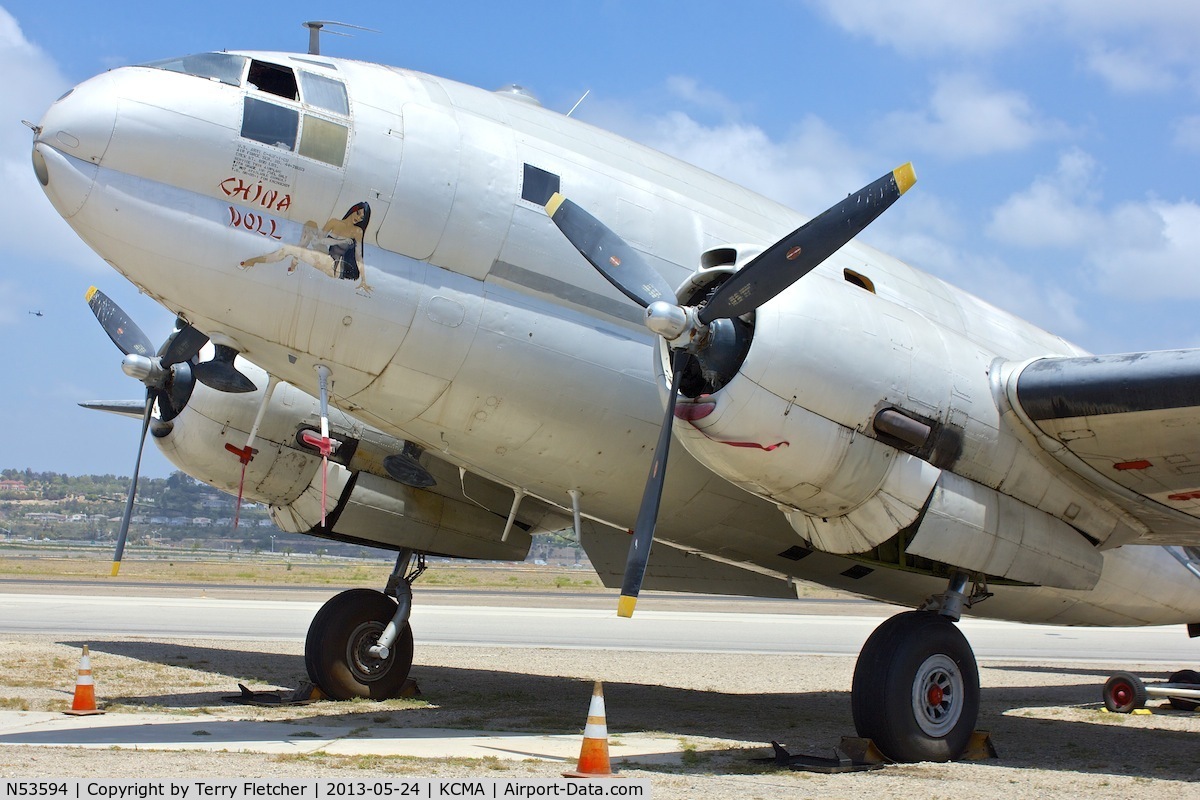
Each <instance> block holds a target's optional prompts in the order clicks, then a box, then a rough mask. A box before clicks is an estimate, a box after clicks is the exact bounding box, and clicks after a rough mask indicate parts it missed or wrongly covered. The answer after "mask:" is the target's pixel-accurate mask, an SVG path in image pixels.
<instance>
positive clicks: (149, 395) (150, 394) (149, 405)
mask: <svg viewBox="0 0 1200 800" xmlns="http://www.w3.org/2000/svg"><path fill="white" fill-rule="evenodd" d="M153 412H154V391H153V390H147V391H146V409H145V411H144V412H143V413H142V438H140V439H138V451H137V460H136V461H135V462H133V480H131V481H130V482H129V494H127V495H125V513H124V514H122V515H121V531H120V533H118V534H117V549H116V552H114V553H113V565H112V577H114V578H115V577H117V572H118V571H119V570H120V569H121V557H122V556H123V555H124V554H125V538H126V537H127V536H129V521H130V520H131V519H132V518H133V498H134V495H136V494H137V482H138V473H139V472H141V470H142V449H143V448H144V447H145V446H146V430H147V429H148V428H149V427H150V416H151V414H152V413H153Z"/></svg>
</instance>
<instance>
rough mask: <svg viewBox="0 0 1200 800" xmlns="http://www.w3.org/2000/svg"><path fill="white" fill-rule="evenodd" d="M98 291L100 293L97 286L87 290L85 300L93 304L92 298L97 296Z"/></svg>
mask: <svg viewBox="0 0 1200 800" xmlns="http://www.w3.org/2000/svg"><path fill="white" fill-rule="evenodd" d="M98 291H100V290H99V289H97V288H96V287H95V286H89V287H88V290H87V294H85V295H84V296H83V299H84V300H86V301H87V302H89V303H90V302H92V298H93V297H95V296H96V292H98Z"/></svg>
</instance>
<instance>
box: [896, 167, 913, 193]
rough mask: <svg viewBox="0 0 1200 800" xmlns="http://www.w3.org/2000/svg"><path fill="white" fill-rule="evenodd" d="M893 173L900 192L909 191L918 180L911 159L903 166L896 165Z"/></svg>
mask: <svg viewBox="0 0 1200 800" xmlns="http://www.w3.org/2000/svg"><path fill="white" fill-rule="evenodd" d="M892 175H893V176H895V178H896V186H897V187H898V188H899V189H900V194H904V193H905V192H907V191H908V190H909V189H911V188H912V185H913V184H914V183H916V182H917V173H916V170H914V169H913V165H912V162H911V161H909V162H908V163H907V164H905V165H904V166H902V167H896V168H895V169H894V170H892Z"/></svg>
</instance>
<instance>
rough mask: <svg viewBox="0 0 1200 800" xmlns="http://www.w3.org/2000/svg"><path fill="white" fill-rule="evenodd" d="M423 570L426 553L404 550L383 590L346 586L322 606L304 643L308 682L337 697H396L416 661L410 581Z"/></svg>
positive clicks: (338, 698) (345, 698) (343, 698)
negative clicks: (409, 622)
mask: <svg viewBox="0 0 1200 800" xmlns="http://www.w3.org/2000/svg"><path fill="white" fill-rule="evenodd" d="M424 571H425V556H424V555H423V554H421V553H414V552H413V551H412V550H401V551H400V553H399V555H398V556H397V557H396V567H395V569H393V570H392V574H391V575H390V576H389V577H388V582H387V588H386V589H385V590H384V591H383V592H377V591H375V590H374V589H348V590H347V591H344V592H342V593H341V594H338V595H334V596H333V597H332V598H330V600H329V601H328V602H326V603H325V605H323V606H321V610H320V611H318V612H317V615H316V616H315V617H313V621H312V624H311V625H310V626H309V628H308V638H307V639H306V640H305V642H304V666H305V667H306V668H307V670H308V677H309V680H311V681H312V682H313V684H314V685H316V686H318V687H320V689H321V691H323V692H324V693H325V694H326V695H328V696H329V697H331V698H333V699H334V700H350V699H352V698H355V697H363V698H369V699H371V700H386V699H388V698H390V697H396V696H398V695H399V693H400V689H401V688H402V687H403V686H404V682H405V680H407V679H408V672H409V670H410V669H411V668H412V661H413V636H412V628H411V627H409V624H408V618H409V616H410V614H411V613H412V583H413V581H415V580H416V579H417V578H418V577H420V575H421V573H422V572H424ZM388 595H394V596H395V598H396V599H395V600H393V599H392V598H391V597H389V596H388Z"/></svg>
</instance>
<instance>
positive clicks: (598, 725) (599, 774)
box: [563, 681, 620, 778]
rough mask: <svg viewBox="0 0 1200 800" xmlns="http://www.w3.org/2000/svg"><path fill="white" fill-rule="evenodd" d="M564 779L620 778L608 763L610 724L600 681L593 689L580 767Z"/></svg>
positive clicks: (565, 775)
mask: <svg viewBox="0 0 1200 800" xmlns="http://www.w3.org/2000/svg"><path fill="white" fill-rule="evenodd" d="M563 777H564V778H619V777H620V776H619V775H615V774H613V771H612V767H611V766H610V765H609V763H608V723H607V722H606V721H605V719H604V689H603V688H601V686H600V681H596V687H595V688H594V689H592V705H591V706H590V707H589V708H588V718H587V725H586V726H584V729H583V747H582V748H580V750H579V766H578V767H576V769H575V771H574V772H564V773H563Z"/></svg>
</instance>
